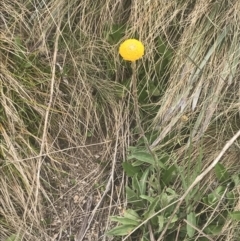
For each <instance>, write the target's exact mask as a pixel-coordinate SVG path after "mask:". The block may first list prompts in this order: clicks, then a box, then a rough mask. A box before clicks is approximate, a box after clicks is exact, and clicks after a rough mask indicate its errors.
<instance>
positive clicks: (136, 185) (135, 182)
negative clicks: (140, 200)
mask: <svg viewBox="0 0 240 241" xmlns="http://www.w3.org/2000/svg"><path fill="white" fill-rule="evenodd" d="M132 188H133V190H134V191H136V193H137V195H138V196H139V195H140V194H141V189H140V182H139V180H138V177H137V175H134V177H133V178H132Z"/></svg>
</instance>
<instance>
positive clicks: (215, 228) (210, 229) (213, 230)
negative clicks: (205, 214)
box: [204, 224, 223, 235]
mask: <svg viewBox="0 0 240 241" xmlns="http://www.w3.org/2000/svg"><path fill="white" fill-rule="evenodd" d="M222 228H223V226H222V225H216V224H210V225H208V226H207V227H206V228H205V229H204V232H205V233H206V234H214V235H217V234H220V233H221V231H222Z"/></svg>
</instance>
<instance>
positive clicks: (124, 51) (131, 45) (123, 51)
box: [119, 39, 144, 61]
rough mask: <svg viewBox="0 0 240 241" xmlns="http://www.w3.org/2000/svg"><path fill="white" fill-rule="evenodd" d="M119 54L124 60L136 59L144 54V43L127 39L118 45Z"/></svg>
mask: <svg viewBox="0 0 240 241" xmlns="http://www.w3.org/2000/svg"><path fill="white" fill-rule="evenodd" d="M119 54H120V55H121V56H122V57H123V59H125V60H129V61H135V60H138V59H140V58H142V56H143V55H144V45H143V44H142V42H140V41H139V40H137V39H127V40H125V41H124V42H123V43H122V44H121V45H120V47H119Z"/></svg>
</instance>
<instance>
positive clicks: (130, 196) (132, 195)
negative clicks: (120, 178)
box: [126, 186, 139, 202]
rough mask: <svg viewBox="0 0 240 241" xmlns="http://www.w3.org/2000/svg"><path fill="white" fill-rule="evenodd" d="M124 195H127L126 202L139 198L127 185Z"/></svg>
mask: <svg viewBox="0 0 240 241" xmlns="http://www.w3.org/2000/svg"><path fill="white" fill-rule="evenodd" d="M126 196H127V200H128V202H133V201H137V200H139V198H138V195H137V194H136V193H135V192H134V191H133V190H132V189H131V188H130V187H128V186H126Z"/></svg>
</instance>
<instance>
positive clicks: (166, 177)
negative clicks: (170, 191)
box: [162, 166, 177, 186]
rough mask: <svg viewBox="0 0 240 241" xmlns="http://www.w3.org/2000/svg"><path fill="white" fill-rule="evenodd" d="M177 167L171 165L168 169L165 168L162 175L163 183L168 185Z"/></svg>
mask: <svg viewBox="0 0 240 241" xmlns="http://www.w3.org/2000/svg"><path fill="white" fill-rule="evenodd" d="M176 171H177V169H176V167H175V166H171V167H169V168H168V169H166V170H165V171H164V173H163V175H162V182H163V184H164V185H166V186H167V185H168V184H169V183H170V182H171V181H172V180H173V178H174V177H175V175H174V174H175V173H176Z"/></svg>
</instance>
